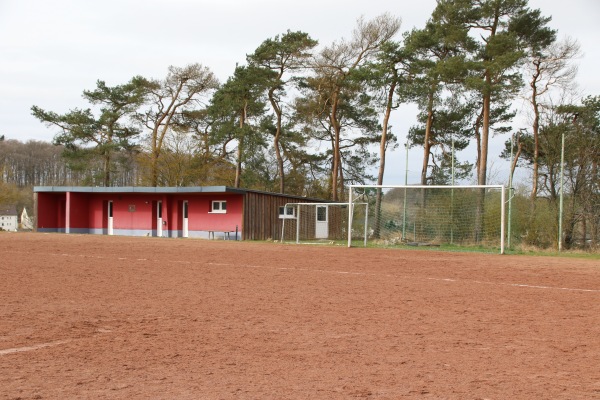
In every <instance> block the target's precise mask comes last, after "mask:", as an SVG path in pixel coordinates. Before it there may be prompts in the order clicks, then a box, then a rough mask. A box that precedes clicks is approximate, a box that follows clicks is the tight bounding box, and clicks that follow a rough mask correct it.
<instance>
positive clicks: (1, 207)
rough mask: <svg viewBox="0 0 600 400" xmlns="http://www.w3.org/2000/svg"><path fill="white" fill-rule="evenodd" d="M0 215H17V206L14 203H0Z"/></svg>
mask: <svg viewBox="0 0 600 400" xmlns="http://www.w3.org/2000/svg"><path fill="white" fill-rule="evenodd" d="M0 215H4V216H6V215H10V216H17V215H18V214H17V206H15V205H14V204H10V205H8V204H0Z"/></svg>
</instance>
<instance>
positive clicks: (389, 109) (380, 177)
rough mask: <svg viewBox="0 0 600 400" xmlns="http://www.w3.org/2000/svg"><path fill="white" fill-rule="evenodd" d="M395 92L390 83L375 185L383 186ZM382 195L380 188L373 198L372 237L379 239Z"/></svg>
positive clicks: (394, 85) (393, 85)
mask: <svg viewBox="0 0 600 400" xmlns="http://www.w3.org/2000/svg"><path fill="white" fill-rule="evenodd" d="M395 90H396V80H394V81H393V82H392V85H391V86H390V88H389V90H388V96H387V104H386V107H385V114H384V116H383V127H382V129H381V142H380V143H379V173H378V174H377V185H379V186H381V185H383V175H384V173H385V150H386V148H387V131H388V124H389V120H390V115H391V113H392V106H393V100H394V92H395ZM382 197H383V193H382V191H381V188H377V197H376V198H375V227H374V229H373V236H374V237H375V238H376V239H379V235H380V231H381V200H382Z"/></svg>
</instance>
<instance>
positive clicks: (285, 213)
mask: <svg viewBox="0 0 600 400" xmlns="http://www.w3.org/2000/svg"><path fill="white" fill-rule="evenodd" d="M279 218H281V219H283V218H285V219H293V218H296V209H295V208H294V207H291V206H288V207H279Z"/></svg>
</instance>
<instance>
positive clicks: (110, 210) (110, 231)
mask: <svg viewBox="0 0 600 400" xmlns="http://www.w3.org/2000/svg"><path fill="white" fill-rule="evenodd" d="M106 214H107V215H108V224H107V230H106V233H107V234H109V235H112V234H113V233H114V231H113V202H112V201H109V202H108V210H107V213H106Z"/></svg>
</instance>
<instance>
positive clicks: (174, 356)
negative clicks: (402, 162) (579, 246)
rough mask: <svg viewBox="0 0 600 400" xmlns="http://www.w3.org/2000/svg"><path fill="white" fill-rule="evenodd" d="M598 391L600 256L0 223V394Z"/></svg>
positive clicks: (321, 395) (535, 395) (389, 395)
mask: <svg viewBox="0 0 600 400" xmlns="http://www.w3.org/2000/svg"><path fill="white" fill-rule="evenodd" d="M238 398H239V399H351V398H367V399H371V398H372V399H403V398H406V399H409V398H410V399H413V398H414V399H594V398H595V399H599V398H600V262H599V261H598V260H579V259H577V260H576V259H568V258H550V257H524V256H500V255H484V254H465V253H442V252H435V251H417V250H380V249H359V248H352V249H347V248H341V247H340V248H337V247H319V246H290V245H281V244H267V243H245V242H233V241H231V242H229V241H206V240H194V239H191V240H185V239H156V238H131V237H107V236H94V235H61V234H35V233H32V234H8V233H5V234H1V235H0V399H238Z"/></svg>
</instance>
